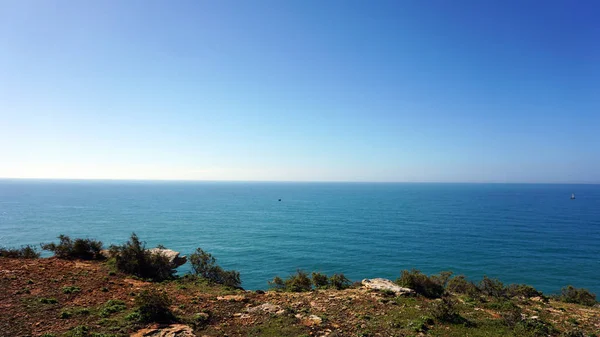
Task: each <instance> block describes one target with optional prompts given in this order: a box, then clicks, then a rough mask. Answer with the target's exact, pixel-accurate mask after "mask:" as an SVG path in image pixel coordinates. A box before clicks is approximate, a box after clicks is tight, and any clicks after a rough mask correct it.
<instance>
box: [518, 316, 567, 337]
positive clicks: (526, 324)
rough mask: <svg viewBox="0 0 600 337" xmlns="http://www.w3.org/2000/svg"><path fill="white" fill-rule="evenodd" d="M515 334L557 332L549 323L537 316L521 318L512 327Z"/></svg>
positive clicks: (549, 333) (541, 334) (554, 333)
mask: <svg viewBox="0 0 600 337" xmlns="http://www.w3.org/2000/svg"><path fill="white" fill-rule="evenodd" d="M514 331H515V333H516V334H517V335H525V334H530V335H533V336H540V337H541V336H552V335H556V333H557V332H558V331H557V330H556V328H554V326H553V325H552V324H551V323H550V322H546V321H544V320H541V319H539V318H528V319H523V320H521V321H520V322H519V323H517V325H516V326H515V328H514Z"/></svg>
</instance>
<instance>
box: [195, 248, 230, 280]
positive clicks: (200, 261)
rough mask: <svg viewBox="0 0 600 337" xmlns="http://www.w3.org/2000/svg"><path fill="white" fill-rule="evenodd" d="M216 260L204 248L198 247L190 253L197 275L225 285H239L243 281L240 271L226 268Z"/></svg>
mask: <svg viewBox="0 0 600 337" xmlns="http://www.w3.org/2000/svg"><path fill="white" fill-rule="evenodd" d="M216 262H217V261H216V259H215V258H214V257H213V256H212V254H210V253H207V252H205V251H204V250H202V248H196V251H195V252H194V253H193V254H191V255H190V264H191V265H192V270H193V272H194V274H195V275H197V276H200V277H203V278H205V279H207V280H209V281H212V282H215V283H218V284H223V285H225V286H229V287H233V288H237V287H239V286H240V285H241V283H242V281H241V279H240V273H239V272H237V271H235V270H224V269H223V268H221V267H220V266H218V265H217V264H216Z"/></svg>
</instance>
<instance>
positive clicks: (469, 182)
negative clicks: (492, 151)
mask: <svg viewBox="0 0 600 337" xmlns="http://www.w3.org/2000/svg"><path fill="white" fill-rule="evenodd" d="M0 180H46V181H97V182H101V181H106V182H109V181H110V182H120V181H122V182H183V183H185V182H194V183H203V182H204V183H219V182H222V183H330V184H331V183H339V184H506V185H508V184H515V185H516V184H523V185H600V182H503V181H366V180H365V181H361V180H358V181H357V180H208V179H206V180H205V179H144V178H139V179H137V178H134V179H130V178H30V177H27V178H24V177H0Z"/></svg>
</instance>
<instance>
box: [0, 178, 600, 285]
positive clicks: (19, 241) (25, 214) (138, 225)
mask: <svg viewBox="0 0 600 337" xmlns="http://www.w3.org/2000/svg"><path fill="white" fill-rule="evenodd" d="M571 193H575V195H576V197H577V198H576V199H575V200H570V196H571ZM278 199H281V201H278ZM132 232H135V233H136V234H138V236H139V237H140V238H142V239H143V240H145V241H146V242H147V245H148V246H149V247H154V246H156V245H157V244H163V245H165V246H167V247H168V248H171V249H174V250H177V251H181V252H182V253H185V254H189V253H190V252H192V251H193V250H194V249H195V247H202V248H203V249H204V250H206V251H209V252H211V253H212V254H213V255H214V256H216V258H217V263H218V264H220V265H222V266H223V267H225V268H228V269H229V268H232V269H236V270H238V271H240V273H241V276H242V281H243V286H244V287H245V288H247V289H265V288H267V280H269V279H272V278H273V276H275V275H281V276H287V275H288V274H290V273H292V272H294V271H295V270H296V269H297V268H301V269H305V270H308V271H312V270H318V271H322V272H326V273H334V272H343V273H344V274H346V276H348V277H349V278H351V279H352V280H360V279H362V278H370V277H386V278H391V279H395V278H397V277H398V276H399V272H400V270H402V269H409V268H417V269H420V270H422V271H424V272H427V273H435V272H439V271H441V270H453V271H454V272H455V273H460V274H465V275H467V276H468V277H470V278H474V279H479V278H481V277H482V276H483V275H484V274H485V275H488V276H490V277H497V278H499V279H500V280H502V281H503V282H505V283H516V282H518V283H527V284H531V285H533V286H535V287H536V288H538V289H540V290H543V291H545V292H549V293H553V292H557V291H559V289H560V287H562V286H564V285H567V284H573V285H575V286H577V287H586V288H588V289H590V290H592V291H594V292H596V293H598V294H600V185H526V184H523V185H521V184H375V183H373V184H371V183H238V182H236V183H233V182H232V183H225V182H218V183H217V182H214V183H210V182H124V181H121V182H117V181H112V182H107V181H41V180H0V246H5V247H18V246H20V245H24V244H36V245H37V244H39V243H41V242H49V241H53V240H55V237H56V236H57V235H59V234H61V233H64V234H67V235H71V236H72V237H89V238H95V239H98V240H101V241H103V242H104V243H105V244H112V243H115V244H117V243H122V242H124V241H126V240H127V239H128V237H129V235H130V234H131V233H132ZM188 268H189V267H188V266H187V265H186V266H182V267H180V271H182V272H185V271H187V270H188Z"/></svg>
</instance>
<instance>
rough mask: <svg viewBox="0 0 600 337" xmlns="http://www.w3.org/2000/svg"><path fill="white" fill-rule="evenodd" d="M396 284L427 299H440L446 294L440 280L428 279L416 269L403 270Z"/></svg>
mask: <svg viewBox="0 0 600 337" xmlns="http://www.w3.org/2000/svg"><path fill="white" fill-rule="evenodd" d="M396 283H398V284H399V285H401V286H403V287H407V288H410V289H412V290H414V291H415V292H416V293H417V294H420V295H423V296H425V297H427V298H439V297H441V296H442V295H443V294H444V287H443V285H442V284H440V283H439V278H435V277H428V276H427V275H425V274H423V273H421V272H420V271H418V270H416V269H413V270H411V271H408V270H403V271H402V273H401V274H400V278H399V279H398V280H396Z"/></svg>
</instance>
